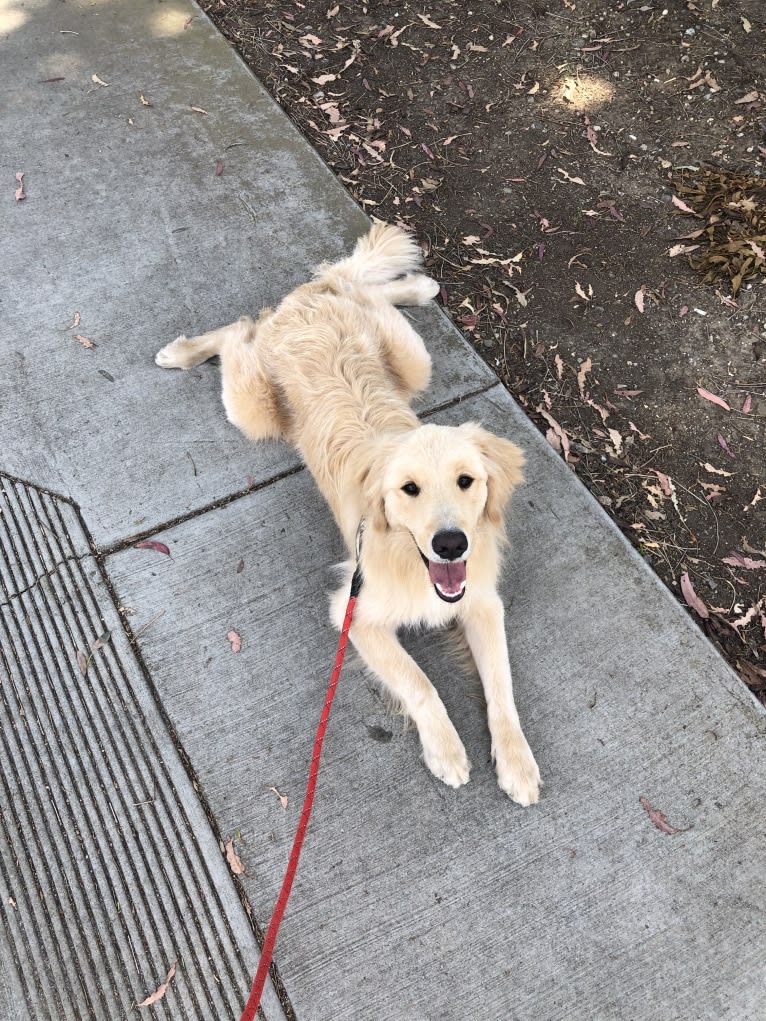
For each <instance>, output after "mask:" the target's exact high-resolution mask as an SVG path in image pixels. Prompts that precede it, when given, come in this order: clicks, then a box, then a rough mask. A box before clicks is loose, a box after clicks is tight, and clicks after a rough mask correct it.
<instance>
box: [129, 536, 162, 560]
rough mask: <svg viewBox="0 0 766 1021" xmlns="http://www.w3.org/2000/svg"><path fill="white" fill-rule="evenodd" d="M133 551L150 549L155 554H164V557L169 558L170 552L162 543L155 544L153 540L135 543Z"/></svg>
mask: <svg viewBox="0 0 766 1021" xmlns="http://www.w3.org/2000/svg"><path fill="white" fill-rule="evenodd" d="M133 549H150V550H154V552H155V553H164V554H165V556H166V557H169V556H170V550H169V549H168V547H167V546H166V545H165V543H164V542H156V541H155V540H154V539H144V540H143V541H142V542H137V543H136V544H135V545H134V547H133Z"/></svg>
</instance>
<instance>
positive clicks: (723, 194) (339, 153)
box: [202, 0, 766, 702]
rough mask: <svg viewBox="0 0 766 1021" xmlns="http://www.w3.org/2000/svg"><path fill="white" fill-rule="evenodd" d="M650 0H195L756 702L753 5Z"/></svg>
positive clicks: (762, 183)
mask: <svg viewBox="0 0 766 1021" xmlns="http://www.w3.org/2000/svg"><path fill="white" fill-rule="evenodd" d="M664 4H665V5H666V6H663V0H661V2H658V3H653V2H650V0H646V2H642V0H625V2H618V3H614V4H603V3H601V2H596V0H539V2H534V0H533V2H517V3H509V2H506V0H424V2H422V3H417V4H415V3H410V2H393V0H391V2H388V0H377V2H370V3H366V4H365V3H360V2H350V0H343V2H335V0H301V2H299V0H283V2H281V3H279V2H276V3H275V2H268V0H202V7H203V8H204V9H205V10H206V11H207V13H208V14H209V15H210V16H211V18H212V19H213V20H214V22H215V23H216V24H217V25H218V26H219V28H220V29H221V31H222V32H223V33H224V34H225V35H226V36H227V37H228V38H229V39H230V40H231V41H232V43H233V44H234V45H235V46H236V47H237V49H238V50H239V51H240V53H241V54H242V55H243V57H244V59H245V60H246V61H247V63H248V64H249V65H250V67H251V68H252V69H253V71H254V72H255V74H256V75H257V76H258V78H259V79H260V80H261V81H262V82H263V83H264V85H265V86H266V87H267V88H268V90H269V91H270V93H271V94H272V96H274V98H275V99H276V100H277V101H278V102H279V103H280V104H281V106H282V107H283V108H284V109H285V110H286V112H287V113H288V114H289V116H290V117H291V118H292V119H293V120H294V121H295V123H296V124H297V125H298V126H299V128H300V130H301V131H302V132H303V134H304V135H305V136H306V137H307V138H308V139H309V140H310V141H311V143H312V144H313V145H314V147H315V148H316V149H317V151H318V152H319V154H320V155H321V157H322V159H323V160H324V161H325V162H326V163H327V164H328V165H329V166H330V167H331V168H332V169H333V171H334V172H335V174H336V175H337V176H338V178H339V179H340V180H341V181H342V183H343V185H344V186H345V187H346V188H347V189H348V191H349V192H350V193H351V194H352V195H353V196H354V198H355V199H356V200H357V201H358V202H360V203H361V204H362V206H363V208H364V209H365V210H366V211H367V212H368V213H369V214H370V215H372V216H375V217H377V218H379V219H382V220H387V221H398V222H400V223H402V224H403V225H405V226H406V227H408V228H410V229H412V230H413V231H415V233H416V234H417V236H418V238H419V239H421V240H422V243H423V247H424V254H425V257H426V264H427V266H428V267H429V270H430V272H431V273H432V275H433V276H434V277H436V279H438V280H439V281H440V282H441V284H442V291H441V300H442V302H443V304H444V305H445V307H446V308H447V309H448V311H449V313H450V314H451V316H452V318H453V319H454V321H455V322H456V323H457V325H458V326H459V327H460V328H461V329H462V330H463V332H464V334H465V335H466V337H467V338H468V339H469V340H470V342H471V343H472V344H473V345H474V346H475V347H476V349H477V350H478V351H479V352H480V353H481V355H482V357H483V358H484V359H485V360H486V361H487V362H488V364H489V365H491V366H492V368H493V369H495V370H496V372H497V373H498V374H499V376H500V378H501V379H502V380H503V382H504V383H505V384H506V386H507V387H508V389H509V390H510V392H511V393H512V394H513V395H514V396H515V398H516V399H517V400H518V401H519V402H520V403H521V404H522V405H523V407H524V408H525V409H526V411H527V413H528V414H529V416H530V417H531V418H532V419H533V420H534V421H535V422H536V423H537V424H538V425H539V427H540V428H541V430H542V431H543V432H544V433H545V434H546V435H547V437H548V439H549V441H550V442H551V443H552V444H553V445H554V447H556V449H557V450H559V451H560V453H561V456H562V457H565V458H566V460H567V461H568V463H569V464H570V465H571V467H572V470H573V471H575V472H576V473H577V475H578V476H579V477H580V479H581V480H582V481H583V482H584V483H585V485H586V486H588V488H589V489H590V490H591V492H592V493H593V494H594V496H595V497H596V499H598V500H599V502H600V503H601V504H602V505H603V506H604V507H605V508H606V510H607V512H608V513H609V514H610V515H611V516H612V517H613V518H614V520H615V521H616V522H617V524H618V525H619V527H620V528H621V529H622V530H623V531H624V533H625V535H626V536H628V538H629V539H630V541H631V542H632V543H633V544H634V545H635V546H636V547H637V548H638V549H639V551H640V552H641V554H642V556H643V557H644V558H645V559H646V560H647V562H648V563H649V564H651V565H652V567H653V568H654V569H655V570H656V572H657V573H658V574H659V576H660V577H661V578H662V579H663V581H664V582H665V583H666V584H667V585H668V586H669V587H670V588H671V589H672V590H673V592H674V593H676V595H677V596H678V598H679V600H681V601H682V602H684V603H685V604H686V605H687V606H688V607H689V612H690V613H691V614H692V615H693V616H694V617H695V619H696V620H697V621H698V623H699V624H700V625H701V626H702V627H703V629H704V630H705V631H706V633H707V634H708V635H709V636H710V638H711V639H712V640H713V641H714V642H716V643H717V644H718V646H719V647H720V648H721V650H722V651H723V653H724V655H725V656H726V657H727V659H728V660H729V662H730V663H731V664H732V665H733V666H734V667H735V669H736V670H737V671H738V672H739V674H740V676H741V677H742V679H743V680H744V681H745V683H746V684H748V685H749V686H750V688H751V689H752V690H753V691H754V692H755V693H756V694H757V695H758V696H759V697H760V698H761V699H762V700H763V701H764V702H766V459H765V457H764V441H765V440H766V255H765V254H764V251H765V250H766V82H765V80H764V76H765V74H766V9H765V8H764V6H763V0H696V2H678V0H664ZM679 680H681V681H682V678H679Z"/></svg>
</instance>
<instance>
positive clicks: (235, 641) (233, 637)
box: [226, 631, 242, 652]
mask: <svg viewBox="0 0 766 1021" xmlns="http://www.w3.org/2000/svg"><path fill="white" fill-rule="evenodd" d="M226 637H227V638H228V639H229V641H230V642H231V651H232V652H239V650H240V649H241V648H242V639H241V638H240V637H239V635H238V634H237V632H236V631H227V632H226Z"/></svg>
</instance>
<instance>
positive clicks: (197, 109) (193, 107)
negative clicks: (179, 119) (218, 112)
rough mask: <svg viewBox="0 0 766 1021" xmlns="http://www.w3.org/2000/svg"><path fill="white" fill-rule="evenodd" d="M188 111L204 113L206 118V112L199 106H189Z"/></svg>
mask: <svg viewBox="0 0 766 1021" xmlns="http://www.w3.org/2000/svg"><path fill="white" fill-rule="evenodd" d="M189 109H190V110H193V111H194V113H204V114H205V116H207V110H203V109H202V107H201V106H190V107H189Z"/></svg>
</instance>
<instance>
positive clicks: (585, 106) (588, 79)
mask: <svg viewBox="0 0 766 1021" xmlns="http://www.w3.org/2000/svg"><path fill="white" fill-rule="evenodd" d="M614 93H615V87H614V85H613V83H612V82H610V81H608V80H607V79H606V78H599V77H598V75H595V74H577V75H567V76H566V77H565V78H562V79H561V80H560V81H558V82H556V84H555V85H554V86H553V88H552V89H551V92H550V98H551V101H552V102H553V103H555V104H556V105H557V106H563V107H564V108H565V109H567V110H576V111H577V113H589V112H590V111H592V110H599V109H600V108H601V107H602V106H604V105H605V104H606V103H609V102H611V100H612V99H613V98H614Z"/></svg>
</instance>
